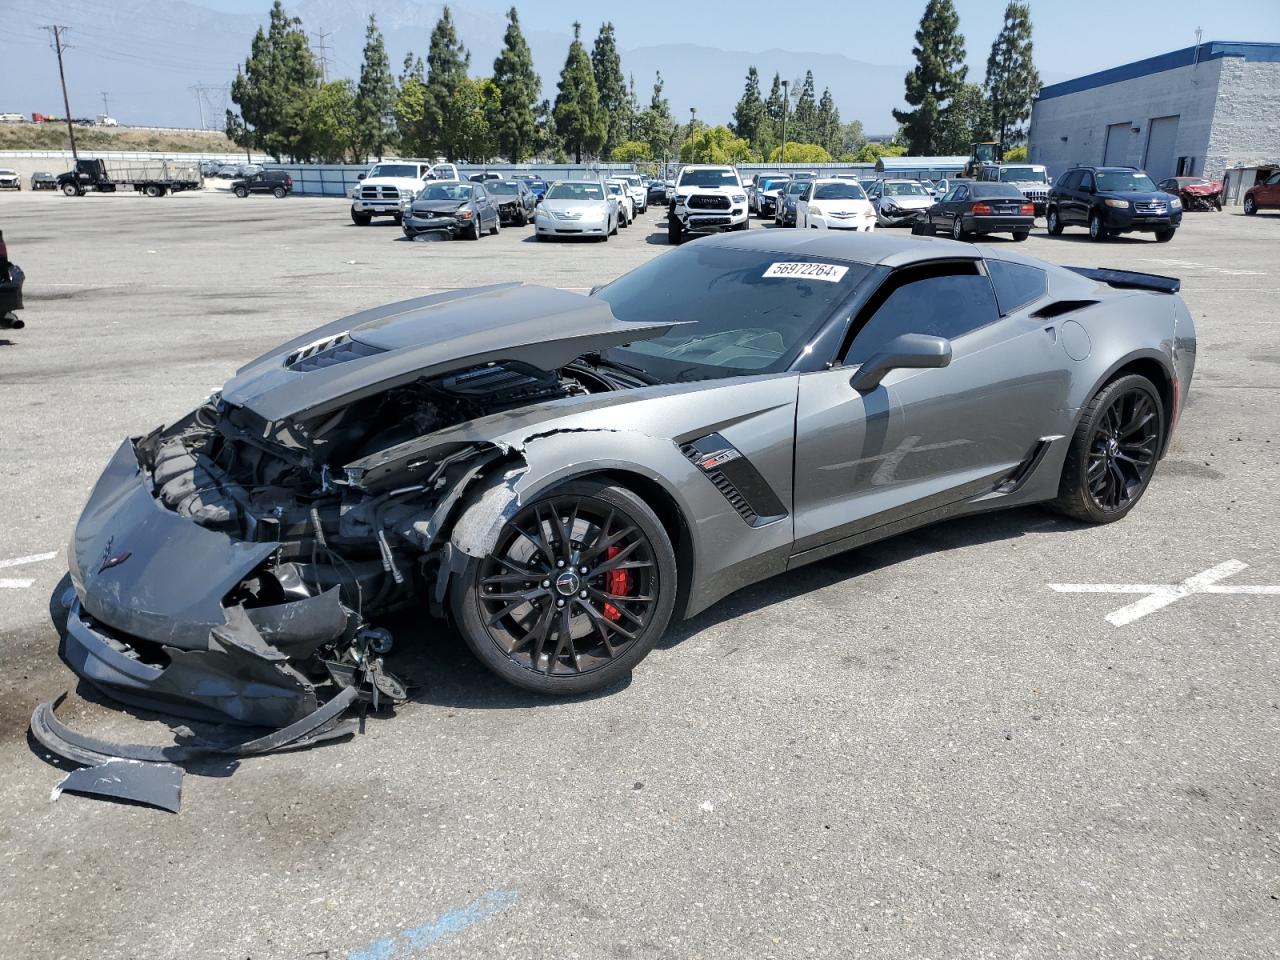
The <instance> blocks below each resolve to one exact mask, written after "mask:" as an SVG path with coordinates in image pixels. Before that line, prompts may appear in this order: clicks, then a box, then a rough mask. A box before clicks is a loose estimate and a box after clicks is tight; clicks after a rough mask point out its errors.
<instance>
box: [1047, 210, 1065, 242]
mask: <svg viewBox="0 0 1280 960" xmlns="http://www.w3.org/2000/svg"><path fill="white" fill-rule="evenodd" d="M1045 223H1046V224H1047V225H1048V228H1049V236H1051V237H1060V236H1062V221H1061V220H1059V219H1058V211H1057V210H1056V209H1054V208H1052V207H1051V208H1050V209H1049V213H1048V215H1047V218H1046V220H1045Z"/></svg>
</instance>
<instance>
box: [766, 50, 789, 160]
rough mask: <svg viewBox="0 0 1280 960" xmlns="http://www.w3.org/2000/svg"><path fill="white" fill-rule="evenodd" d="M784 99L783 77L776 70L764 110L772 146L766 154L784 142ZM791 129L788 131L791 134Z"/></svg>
mask: <svg viewBox="0 0 1280 960" xmlns="http://www.w3.org/2000/svg"><path fill="white" fill-rule="evenodd" d="M784 106H785V105H784V104H783V100H782V77H780V76H779V75H778V74H777V72H776V71H775V72H774V74H773V84H772V85H771V86H770V87H769V96H768V97H767V98H766V99H765V102H764V112H765V115H766V116H767V117H768V118H769V123H768V126H769V135H770V136H769V140H770V144H771V146H770V147H769V150H768V151H764V152H763V155H764V156H766V157H767V156H769V154H770V153H772V152H773V146H772V145H776V144H780V143H781V142H782V114H783V110H784ZM790 134H791V131H790V130H788V131H787V135H788V136H790Z"/></svg>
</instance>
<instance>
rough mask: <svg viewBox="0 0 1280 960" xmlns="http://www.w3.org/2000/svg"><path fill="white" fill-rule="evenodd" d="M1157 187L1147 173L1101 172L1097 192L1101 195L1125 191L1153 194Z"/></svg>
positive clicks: (1098, 175)
mask: <svg viewBox="0 0 1280 960" xmlns="http://www.w3.org/2000/svg"><path fill="white" fill-rule="evenodd" d="M1155 188H1156V185H1155V184H1154V183H1152V182H1151V178H1150V177H1148V176H1147V175H1146V174H1145V173H1136V172H1134V171H1130V170H1113V171H1110V172H1107V171H1104V170H1099V171H1098V174H1097V190H1098V192H1099V193H1121V192H1125V191H1130V190H1132V191H1137V192H1138V193H1151V192H1152V191H1154V190H1155Z"/></svg>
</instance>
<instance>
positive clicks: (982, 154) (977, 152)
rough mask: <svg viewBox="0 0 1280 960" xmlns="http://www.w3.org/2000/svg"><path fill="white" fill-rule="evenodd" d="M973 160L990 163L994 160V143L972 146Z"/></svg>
mask: <svg viewBox="0 0 1280 960" xmlns="http://www.w3.org/2000/svg"><path fill="white" fill-rule="evenodd" d="M973 158H974V159H975V160H980V161H984V162H987V163H990V162H991V161H992V160H994V159H995V158H996V145H995V144H994V143H975V144H974V145H973Z"/></svg>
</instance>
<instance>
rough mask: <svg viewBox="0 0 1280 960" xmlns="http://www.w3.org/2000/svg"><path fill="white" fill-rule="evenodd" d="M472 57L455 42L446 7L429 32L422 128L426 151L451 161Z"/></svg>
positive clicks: (456, 148) (459, 147)
mask: <svg viewBox="0 0 1280 960" xmlns="http://www.w3.org/2000/svg"><path fill="white" fill-rule="evenodd" d="M470 65H471V54H470V53H468V52H467V48H466V47H464V46H463V45H462V44H461V43H460V42H459V41H458V31H457V29H456V28H455V27H454V25H453V14H452V13H450V11H449V7H448V6H445V8H444V10H443V11H442V12H441V14H440V19H439V21H437V23H436V26H435V29H434V30H432V31H431V47H430V49H429V50H428V51H427V84H426V91H425V93H426V102H425V104H424V110H425V124H424V126H425V128H426V133H427V145H428V150H429V152H433V153H435V152H438V153H442V154H444V155H445V156H446V157H447V158H448V159H450V160H454V159H457V157H458V156H460V155H461V150H462V149H463V145H462V144H461V143H459V142H458V141H457V137H456V134H455V131H456V130H457V129H458V121H457V116H456V115H457V113H458V110H459V105H460V104H461V103H462V102H463V101H462V99H461V98H462V90H461V88H462V86H463V84H464V82H465V81H466V79H467V67H468V66H470Z"/></svg>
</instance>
